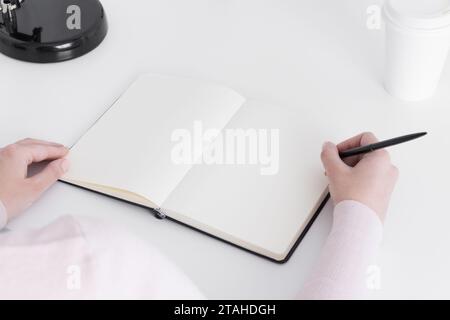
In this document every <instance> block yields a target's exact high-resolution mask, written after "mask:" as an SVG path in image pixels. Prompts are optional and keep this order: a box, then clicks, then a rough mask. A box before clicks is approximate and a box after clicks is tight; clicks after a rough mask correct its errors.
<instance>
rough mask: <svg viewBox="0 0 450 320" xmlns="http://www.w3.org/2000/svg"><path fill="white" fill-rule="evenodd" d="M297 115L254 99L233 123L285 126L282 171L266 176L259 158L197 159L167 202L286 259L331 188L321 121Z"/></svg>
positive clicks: (189, 219) (192, 220)
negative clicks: (246, 161) (239, 161)
mask: <svg viewBox="0 0 450 320" xmlns="http://www.w3.org/2000/svg"><path fill="white" fill-rule="evenodd" d="M296 114H297V115H298V113H296V112H293V111H292V110H289V109H286V108H280V107H274V106H269V105H264V104H261V103H258V102H255V101H249V102H247V103H246V104H244V106H243V107H242V108H241V109H240V110H239V111H238V112H237V114H236V115H235V116H234V117H233V119H232V120H231V122H230V123H229V124H228V125H227V127H226V128H227V129H236V128H256V129H279V141H280V149H279V171H278V174H275V175H261V174H260V167H259V166H255V165H220V164H214V165H207V164H202V165H196V166H195V167H193V168H192V169H191V171H190V172H189V173H188V174H187V175H186V177H185V178H184V179H183V181H182V182H181V183H180V184H179V185H178V186H177V188H176V189H175V190H174V191H173V192H172V194H171V195H170V197H169V198H168V199H167V201H165V202H164V203H163V208H164V209H167V211H168V213H169V215H170V216H171V217H173V218H175V219H177V220H180V221H182V222H185V223H187V224H189V225H192V226H194V227H196V228H198V229H200V230H203V231H206V232H207V233H211V234H213V235H216V236H219V237H220V238H223V239H225V240H228V241H231V242H233V243H235V244H238V245H240V246H243V247H245V248H247V249H250V250H252V251H256V252H258V253H260V254H263V255H265V256H268V257H271V258H273V259H276V260H283V259H284V258H285V257H286V255H287V254H288V253H289V251H290V249H291V248H292V246H293V245H294V243H295V241H296V240H297V239H298V237H299V236H300V233H301V232H302V231H303V229H304V227H305V225H306V223H307V222H308V221H309V218H310V217H311V215H312V214H313V213H314V212H315V209H316V207H317V205H318V204H319V202H320V200H321V199H322V198H323V196H324V194H325V191H326V189H327V179H326V177H325V176H324V174H323V168H322V165H321V162H320V157H319V155H320V151H321V146H322V142H323V139H324V137H325V136H326V133H325V132H321V130H320V129H319V128H321V127H323V126H321V125H319V122H320V121H321V120H320V119H311V118H308V115H307V114H305V118H299V117H298V116H295V115H296ZM315 121H317V125H315ZM322 131H323V130H322Z"/></svg>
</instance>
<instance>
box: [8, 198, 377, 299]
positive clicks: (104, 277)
mask: <svg viewBox="0 0 450 320" xmlns="http://www.w3.org/2000/svg"><path fill="white" fill-rule="evenodd" d="M1 221H6V212H5V209H4V207H3V205H0V222H1ZM381 233H382V226H381V223H380V221H379V220H378V218H377V216H376V215H375V213H374V212H373V211H372V210H370V209H369V208H368V207H366V206H364V205H362V204H360V203H358V202H355V201H344V202H342V203H340V204H338V205H337V206H336V208H335V211H334V224H333V228H332V231H331V234H330V236H329V238H328V240H327V242H326V244H325V247H324V249H323V251H322V254H321V258H320V259H319V261H318V264H317V266H316V267H315V268H314V272H313V273H312V275H311V277H310V278H309V279H308V281H307V282H306V285H305V288H304V290H303V292H302V294H301V296H300V297H301V298H303V299H340V298H345V299H346V298H361V297H362V296H361V294H362V292H363V291H364V288H365V281H364V278H365V272H366V268H367V266H368V265H369V263H370V261H371V259H372V258H373V257H374V255H375V253H376V250H377V247H378V243H379V242H380V240H381ZM14 298H21V299H100V298H102V299H131V298H133V299H140V298H143V299H201V298H203V296H202V294H201V293H200V292H199V291H198V289H197V288H196V287H195V285H194V284H193V283H192V282H191V281H190V280H189V279H188V278H187V277H186V276H185V275H184V274H183V273H182V272H181V270H179V269H178V268H177V267H176V266H175V265H174V264H172V263H171V262H170V261H168V260H167V259H166V258H165V257H164V256H162V255H161V254H160V253H159V252H158V251H157V250H156V249H155V248H152V247H150V246H148V245H147V244H145V243H143V242H141V241H139V240H138V239H135V238H134V237H133V236H131V235H128V234H126V233H124V232H123V231H122V230H120V229H118V228H115V227H113V226H107V225H105V224H104V223H97V222H95V221H92V220H89V219H86V218H77V219H75V218H73V217H70V216H67V217H63V218H60V219H58V220H57V221H55V222H54V223H52V224H50V225H48V226H47V227H45V228H42V229H39V230H34V231H14V232H13V231H8V232H1V233H0V299H14Z"/></svg>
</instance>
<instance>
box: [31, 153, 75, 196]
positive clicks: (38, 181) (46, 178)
mask: <svg viewBox="0 0 450 320" xmlns="http://www.w3.org/2000/svg"><path fill="white" fill-rule="evenodd" d="M69 166H70V163H69V160H67V159H65V158H63V159H58V160H54V161H52V162H50V163H49V164H48V165H47V167H45V169H44V170H42V172H40V173H38V174H36V175H35V176H33V177H31V178H30V179H29V182H30V183H31V186H32V189H33V192H35V193H36V195H35V196H39V195H40V194H41V193H43V192H44V191H45V190H47V189H48V188H50V187H51V186H52V185H53V184H54V183H55V182H56V181H57V180H58V179H59V178H61V177H62V176H63V175H64V174H65V173H66V172H67V171H68V170H69Z"/></svg>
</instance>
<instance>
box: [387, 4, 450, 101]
mask: <svg viewBox="0 0 450 320" xmlns="http://www.w3.org/2000/svg"><path fill="white" fill-rule="evenodd" d="M383 14H384V20H385V22H386V65H385V68H386V69H385V78H384V85H385V88H386V90H387V91H388V92H389V93H390V94H391V95H393V96H394V97H397V98H400V99H403V100H408V101H418V100H424V99H428V98H431V97H432V96H433V95H434V93H435V91H436V88H437V87H438V84H439V80H440V78H441V73H442V70H443V68H444V65H445V62H446V59H447V56H448V52H449V48H450V0H386V3H385V5H384V9H383Z"/></svg>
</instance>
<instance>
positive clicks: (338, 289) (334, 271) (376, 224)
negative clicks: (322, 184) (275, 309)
mask: <svg viewBox="0 0 450 320" xmlns="http://www.w3.org/2000/svg"><path fill="white" fill-rule="evenodd" d="M333 217H334V221H333V227H332V229H331V232H330V235H329V236H328V239H327V241H326V243H325V246H324V247H323V249H322V252H321V254H320V258H319V260H318V261H317V263H316V266H315V267H314V269H313V272H312V273H311V275H310V277H309V278H308V279H307V281H306V282H305V285H304V287H303V291H302V293H301V294H300V298H301V299H363V298H365V297H366V295H367V292H368V288H367V271H368V267H369V266H370V265H371V264H372V263H373V262H374V258H375V256H376V253H377V251H378V247H379V244H380V242H381V239H382V231H383V226H382V224H381V221H380V219H379V218H378V216H377V215H376V214H375V212H374V211H373V210H371V209H370V208H368V207H367V206H365V205H363V204H361V203H359V202H356V201H342V202H340V203H339V204H337V205H336V207H335V208H334V215H333Z"/></svg>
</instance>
